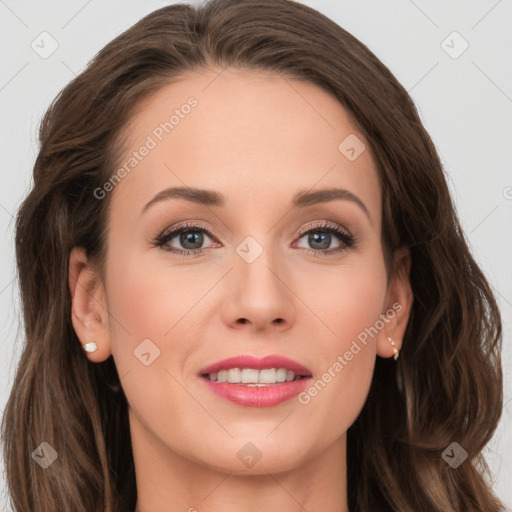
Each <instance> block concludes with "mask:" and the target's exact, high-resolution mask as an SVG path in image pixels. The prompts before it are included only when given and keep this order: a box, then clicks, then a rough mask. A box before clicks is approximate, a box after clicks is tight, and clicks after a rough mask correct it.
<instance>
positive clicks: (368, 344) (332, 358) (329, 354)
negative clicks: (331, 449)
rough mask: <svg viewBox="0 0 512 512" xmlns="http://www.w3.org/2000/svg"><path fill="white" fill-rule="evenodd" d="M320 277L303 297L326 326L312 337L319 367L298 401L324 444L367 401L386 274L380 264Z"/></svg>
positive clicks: (337, 433) (347, 422) (341, 428)
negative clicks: (322, 284) (312, 290)
mask: <svg viewBox="0 0 512 512" xmlns="http://www.w3.org/2000/svg"><path fill="white" fill-rule="evenodd" d="M312 279H313V277H312ZM317 282H319V281H317ZM324 282H326V283H328V284H327V285H326V286H325V287H323V294H322V295H321V294H318V293H315V294H311V293H309V300H307V299H306V300H305V302H307V303H308V305H311V309H312V310H314V311H315V313H316V314H317V316H318V317H319V318H320V319H321V320H322V321H323V323H324V324H325V326H327V328H328V329H324V328H323V327H322V333H323V334H322V335H321V336H320V335H319V336H318V337H316V338H315V341H314V343H315V353H317V354H318V359H319V360H321V361H322V367H321V368H320V369H319V374H317V375H315V378H314V380H313V382H312V383H311V385H310V386H309V387H308V388H307V389H306V390H305V392H304V393H303V394H302V396H299V402H300V403H301V404H302V405H303V407H304V408H305V410H309V416H310V417H311V418H312V419H311V421H312V422H313V423H314V424H316V427H317V428H318V429H319V430H320V429H321V430H322V435H325V438H324V439H325V442H326V443H327V442H328V440H329V441H332V439H334V438H336V437H337V436H338V435H339V434H340V432H345V431H346V430H347V429H348V428H349V427H350V425H351V424H352V423H353V422H354V421H355V419H356V418H357V416H358V414H359V413H360V411H361V409H362V407H363V405H364V403H365V401H366V397H367V394H368V391H369V388H370V384H371V380H372V376H373V369H374V365H375V358H376V338H377V333H378V332H379V330H380V328H382V325H383V323H382V320H381V316H380V315H381V313H382V311H383V310H382V306H383V300H384V297H385V292H386V275H385V271H384V267H383V266H382V268H380V266H375V267H370V266H368V267H365V268H360V270H359V271H357V269H356V268H345V269H343V270H340V273H339V278H338V279H336V280H333V279H329V280H327V279H324ZM317 290H318V286H317ZM303 296H304V291H303Z"/></svg>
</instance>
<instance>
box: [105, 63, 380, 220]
mask: <svg viewBox="0 0 512 512" xmlns="http://www.w3.org/2000/svg"><path fill="white" fill-rule="evenodd" d="M126 133H127V134H128V141H129V144H128V150H127V151H126V153H125V154H124V155H123V158H122V159H121V160H122V161H121V162H120V166H122V165H125V164H127V163H128V161H129V160H130V159H131V160H133V161H132V162H131V163H133V164H134V165H133V166H130V165H128V166H125V167H126V169H128V168H129V172H128V173H126V174H127V176H126V177H125V178H123V180H122V182H121V183H120V184H119V185H118V186H117V187H116V190H115V194H114V196H115V197H114V202H119V201H120V200H121V199H122V198H123V197H124V198H126V199H131V201H130V202H131V203H132V204H133V203H134V202H135V203H136V204H138V205H140V206H141V207H142V206H143V204H142V202H144V204H145V202H147V201H149V200H150V199H151V197H153V196H154V195H155V194H156V193H158V192H159V191H160V190H162V189H164V188H167V187H171V186H190V187H200V188H205V189H209V190H222V193H223V194H224V195H225V196H226V197H227V198H228V203H227V206H228V207H229V206H231V207H234V206H237V205H238V206H242V205H244V206H245V207H261V200H262V198H263V199H266V200H272V201H275V200H277V201H279V202H281V203H282V202H289V200H290V199H291V197H292V196H293V195H294V193H295V192H296V190H299V189H300V190H303V189H315V188H329V187H341V186H343V187H344V188H348V189H350V190H351V191H352V192H353V193H356V194H357V195H358V196H359V197H362V198H365V203H367V206H368V209H371V208H372V209H373V210H374V212H373V216H374V217H377V216H378V212H379V209H380V187H379V183H378V177H377V172H376V168H375V163H374V159H373V157H372V155H371V150H370V148H369V145H368V143H367V141H366V140H365V139H364V138H363V136H362V135H361V134H360V133H359V132H358V130H357V128H356V126H355V124H354V123H353V120H352V119H351V117H350V116H349V114H348V113H347V111H346V110H345V109H344V108H343V107H342V105H341V104H340V103H339V102H338V101H337V100H336V99H335V98H334V97H333V96H331V95H330V94H329V93H328V92H326V91H324V90H323V89H321V88H320V87H318V86H317V85H315V84H312V83H309V82H305V81H300V80H297V79H292V78H290V77H286V76H284V75H279V74H272V73H268V72H256V71H247V70H240V69H238V70H237V69H231V68H228V69H224V70H222V69H210V70H202V71H201V72H193V73H192V72H189V73H187V74H185V75H182V76H181V77H180V79H179V80H177V81H175V82H173V83H170V84H168V85H165V86H163V87H162V88H161V89H160V90H158V91H157V92H156V93H155V94H153V95H152V96H150V97H148V98H147V99H146V100H144V101H143V102H142V103H140V104H139V105H138V107H137V108H136V110H135V112H134V115H133V116H132V118H131V120H130V122H129V125H128V126H127V130H126ZM144 147H146V148H147V149H146V150H144V151H142V149H143V148H144ZM139 150H141V151H139ZM347 150H348V153H347ZM134 152H136V153H142V152H143V153H144V154H145V156H143V157H141V156H140V154H138V155H137V156H136V157H134V156H133V155H134ZM354 155H355V157H356V158H354ZM134 159H135V160H136V161H135V160H134ZM241 198H243V200H241Z"/></svg>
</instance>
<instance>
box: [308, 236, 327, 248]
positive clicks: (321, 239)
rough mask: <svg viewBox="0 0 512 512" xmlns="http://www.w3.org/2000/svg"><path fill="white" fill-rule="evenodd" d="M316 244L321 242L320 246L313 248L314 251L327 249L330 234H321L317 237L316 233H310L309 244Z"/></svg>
mask: <svg viewBox="0 0 512 512" xmlns="http://www.w3.org/2000/svg"><path fill="white" fill-rule="evenodd" d="M317 242H321V246H320V247H315V249H328V248H329V245H331V235H330V233H322V234H321V235H318V233H310V235H309V243H310V244H314V243H317Z"/></svg>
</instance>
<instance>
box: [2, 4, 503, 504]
mask: <svg viewBox="0 0 512 512" xmlns="http://www.w3.org/2000/svg"><path fill="white" fill-rule="evenodd" d="M170 3H176V2H170V1H167V2H164V1H157V0H146V1H144V2H136V1H134V0H130V1H127V0H116V1H102V2H100V1H98V0H89V1H87V0H67V1H54V0H53V1H48V0H47V1H45V2H36V1H28V0H25V1H17V2H15V1H13V0H0V43H1V54H0V59H1V60H0V116H1V117H0V119H1V122H0V130H1V133H0V141H1V144H2V146H1V153H0V155H1V160H0V180H1V188H0V263H1V264H0V315H1V316H0V349H1V351H2V356H1V357H0V374H1V377H0V412H3V409H4V407H5V403H6V400H7V397H8V393H9V391H10V388H11V385H12V380H13V375H14V370H15V367H16V364H17V359H18V357H19V354H20V348H21V346H22V344H23V329H22V326H21V323H20V322H21V308H20V303H19V292H18V289H17V282H16V278H15V264H14V261H15V260H14V243H13V240H14V238H13V236H14V231H13V230H14V217H15V214H16V211H17V209H18V207H19V205H20V202H21V200H22V199H23V197H24V196H25V195H26V193H27V191H28V189H29V186H30V183H31V172H32V166H33V164H34V160H35V157H36V155H37V130H38V125H39V122H40V119H41V117H42V115H43V113H44V111H45V110H46V109H47V107H48V106H49V104H50V102H51V100H52V99H53V98H54V97H55V96H56V95H57V93H58V92H59V91H60V90H61V89H62V88H63V87H64V86H65V85H66V84H67V83H68V82H69V81H70V80H71V79H72V78H73V77H74V76H75V75H76V74H78V73H80V72H81V71H82V70H83V68H84V66H85V65H86V63H87V62H88V61H89V60H90V59H91V58H92V57H93V56H94V55H95V54H96V52H98V51H99V50H100V49H101V48H102V47H103V46H104V45H105V44H106V43H107V42H109V41H110V40H112V39H113V38H114V37H115V36H117V35H118V34H120V33H121V32H122V31H124V30H125V29H127V28H128V27H130V26H131V25H133V24H134V23H135V22H137V21H138V20H139V19H140V18H141V17H143V16H144V15H146V14H147V13H149V12H151V11H153V10H155V9H157V8H160V7H163V6H164V5H169V4H170ZM303 3H305V4H307V5H309V6H311V7H313V8H315V9H317V10H319V11H320V12H322V13H324V14H325V15H327V16H328V17H330V18H331V19H333V20H334V21H336V22H337V23H338V24H339V25H341V26H342V27H343V28H345V29H346V30H348V31H349V32H351V33H352V34H353V35H354V36H356V37H357V38H358V39H360V40H361V41H362V42H363V43H364V44H366V45H367V46H368V47H369V48H370V50H372V51H373V52H374V53H375V54H376V55H377V56H378V57H379V58H380V59H381V60H382V61H383V62H384V64H385V65H386V66H388V67H389V68H390V70H391V71H392V72H393V73H394V74H395V76H396V77H397V78H398V80H399V81H400V82H401V83H402V84H403V85H404V87H405V88H406V89H407V90H408V91H409V93H410V94H411V96H412V98H413V100H414V101H415V103H416V105H417V108H418V110H419V112H420V115H421V118H422V121H423V123H424V125H425V127H426V129H427V130H428V131H429V133H430V134H431V136H432V138H433V140H434V143H435V144H436V147H437V149H438V151H439V154H440V156H441V159H442V161H443V164H444V167H445V170H446V173H447V175H448V179H449V184H450V188H451V190H452V194H453V197H454V199H455V203H456V206H457V210H458V214H459V216H460V219H461V222H462V225H463V228H464V230H465V233H466V235H467V239H468V242H469V244H470V246H471V248H472V251H473V254H474V256H475V258H476V260H477V261H478V262H479V264H480V265H481V267H482V269H483V271H484V272H485V274H486V276H487V277H488V279H489V281H490V283H491V285H492V286H493V288H494V290H495V292H496V296H497V298H498V301H499V305H500V307H501V311H502V314H503V320H504V339H503V347H504V349H503V367H504V377H505V400H504V404H505V406H504V409H503V416H502V420H501V422H500V425H499V428H498V430H497V432H496V434H495V436H494V437H493V439H492V441H491V443H490V444H489V445H488V447H487V449H486V452H485V453H486V455H487V458H488V462H489V464H490V467H491V469H492V472H493V475H494V479H495V484H494V485H495V490H496V492H497V494H498V496H499V497H500V498H501V499H502V500H503V501H504V502H505V503H506V504H507V506H508V507H509V508H510V507H512V489H511V487H510V481H511V476H512V428H511V420H512V385H511V381H512V379H511V362H512V357H511V354H512V351H511V338H512V335H511V318H512V272H511V268H512V172H511V169H512V153H511V146H512V144H511V142H512V31H511V30H510V26H512V1H511V0H489V1H487V0H485V1H483V0H478V1H477V0H463V1H462V0H459V1H446V0H437V1H432V0H431V1H420V0H414V1H413V0H387V1H385V2H384V1H382V0H372V1H370V0H364V1H358V2H354V1H348V0H343V1H340V0H316V1H315V0H311V1H307V0H305V1H304V2H303ZM44 32H46V33H47V34H42V33H44ZM454 32H456V33H455V34H454ZM41 38H46V39H45V44H44V47H45V48H46V51H50V50H52V49H53V48H52V44H53V45H54V46H55V45H58V46H56V49H55V51H53V53H52V54H51V55H49V56H46V55H41V51H42V50H41V49H40V50H38V51H36V50H35V49H34V48H37V45H38V44H39V47H42V46H43V44H42V43H41V42H40V41H41ZM38 42H39V43H38ZM43 57H45V58H43ZM127 58H129V55H127ZM29 456H30V454H28V453H27V457H29ZM2 470H3V465H2ZM0 493H1V496H2V498H1V499H0V510H2V511H3V510H7V501H6V499H5V477H4V476H3V475H2V477H1V478H0Z"/></svg>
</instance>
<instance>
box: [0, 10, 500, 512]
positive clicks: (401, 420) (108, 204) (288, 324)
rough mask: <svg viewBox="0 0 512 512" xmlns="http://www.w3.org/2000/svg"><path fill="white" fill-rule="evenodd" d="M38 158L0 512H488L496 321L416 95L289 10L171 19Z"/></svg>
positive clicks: (55, 122) (59, 118) (163, 19)
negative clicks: (5, 504) (5, 493)
mask: <svg viewBox="0 0 512 512" xmlns="http://www.w3.org/2000/svg"><path fill="white" fill-rule="evenodd" d="M40 141H41V148H40V152H39V155H38V157H37V160H36V163H35V166H34V184H33V187H32V190H31V191H30V193H29V195H28V197H27V198H26V200H25V201H24V203H23V205H22V207H21V208H20V211H19V213H18V217H17V226H16V228H17V232H16V253H17V264H18V270H19V277H20V285H21V291H22V299H23V305H24V319H25V329H26V338H27V341H26V347H25V349H24V352H23V354H22V357H21V361H20V364H19V368H18V371H17V374H16V379H15V383H14V387H13V390H12V393H11V396H10V399H9V402H8V404H7V408H6V411H5V415H4V421H3V437H4V452H5V459H6V467H7V476H8V483H9V488H10V492H11V496H12V502H13V505H14V507H15V509H16V510H20V511H21V510H23V511H27V510H30V511H32V510H34V511H35V510H38V511H50V510H55V507H57V508H58V509H59V510H66V511H75V510H76V511H87V512H91V511H99V510H101V511H108V512H110V511H112V512H114V511H133V510H141V511H145V512H148V511H151V512H159V511H164V510H165V511H169V510H172V511H174V510H189V511H193V510H198V511H201V510H208V511H209V512H215V511H217V510H220V509H222V510H223V511H226V510H253V509H254V510H256V509H257V510H276V509H278V510H309V511H315V510H328V511H333V512H334V511H337V512H339V511H348V510H350V511H365V512H366V511H401V512H405V511H410V512H412V511H415V512H416V511H419V510H425V511H426V510H429V511H432V510H438V511H444V512H446V511H467V510H479V511H498V510H500V508H501V504H500V503H499V500H498V499H497V498H496V497H495V496H494V495H493V493H492V489H490V487H489V486H488V484H487V482H486V480H485V472H484V469H485V462H484V460H483V458H482V455H481V452H482V449H483V447H484V446H485V445H486V443H487V442H488V441H489V439H490V438H491V437H492V434H493V432H494V430H495V428H496V426H497V423H498V421H499V418H500V413H501V402H502V376H501V365H500V342H501V331H502V328H501V319H500V314H499V311H498V308H497V304H496V301H495V298H494V297H493V294H492V292H491V290H490V287H489V285H488V283H487V281H486V279H485V277H484V276H483V274H482V272H481V270H480V269H479V268H478V266H477V264H476V263H475V261H474V259H473V258H472V256H471V254H470V251H469V249H468V247H467V245H466V243H465V240H464V235H463V232H462V230H461V227H460V224H459V221H458V219H457V216H456V213H455V211H454V207H453V204H452V201H451V198H450V195H449V191H448V187H447V184H446V181H445V178H444V175H443V170H442V166H441V163H440V160H439V157H438V155H437V153H436V150H435V147H434V145H433V143H432V141H431V139H430V137H429V136H428V134H427V133H426V131H425V129H424V128H423V126H422V124H421V122H420V119H419V116H418V114H417V111H416V108H415V106H414V104H413V102H412V100H411V98H410V97H409V96H408V94H407V92H406V91H405V90H404V88H403V87H402V86H401V85H400V84H399V83H398V82H397V80H396V79H395V78H394V76H393V75H392V74H391V72H390V71H389V70H388V69H387V68H386V67H385V66H384V65H383V64H382V63H381V62H380V61H379V60H378V59H377V58H376V57H375V55H373V54H372V53H371V52H370V51H369V50H368V49H367V48H366V47H365V46H364V45H363V44H362V43H361V42H359V41H358V40H356V39H355V38H354V37H353V36H351V35H350V34H349V33H347V32H346V31H345V30H343V29H342V28H340V27H339V26H338V25H336V24H335V23H334V22H333V21H331V20H329V19H328V18H326V17H325V16H323V15H321V14H320V13H318V12H316V11H315V10H313V9H311V8H309V7H306V6H304V5H301V4H299V3H295V2H291V1H288V0H267V1H265V0H248V1H244V2H237V1H235V0H213V1H211V2H208V3H206V4H205V5H203V6H201V7H192V6H190V5H173V6H168V7H165V8H162V9H159V10H157V11H155V12H153V13H151V14H149V15H148V16H146V17H145V18H144V19H142V20H141V21H139V22H138V23H137V24H135V25H134V26H133V27H131V28H130V29H128V30H127V31H125V32H124V33H123V34H121V35H120V36H118V37H116V38H115V39H114V40H113V41H112V42H110V43H109V44H108V45H107V46H106V47H105V48H104V49H103V50H101V51H100V52H99V54H98V55H97V56H96V57H95V58H94V59H93V60H92V62H91V63H90V64H89V66H88V67H87V69H86V70H85V71H84V72H83V73H81V74H80V75H79V76H77V77H76V79H74V80H73V81H72V82H71V83H70V84H69V85H68V86H67V87H65V89H64V90H63V91H62V92H61V94H60V95H59V96H58V98H57V99H56V100H55V102H54V103H53V104H52V106H51V107H50V109H49V110H48V112H47V113H46V115H45V116H44V119H43V121H42V125H41V130H40ZM27 454H30V457H29V456H28V455H27Z"/></svg>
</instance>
